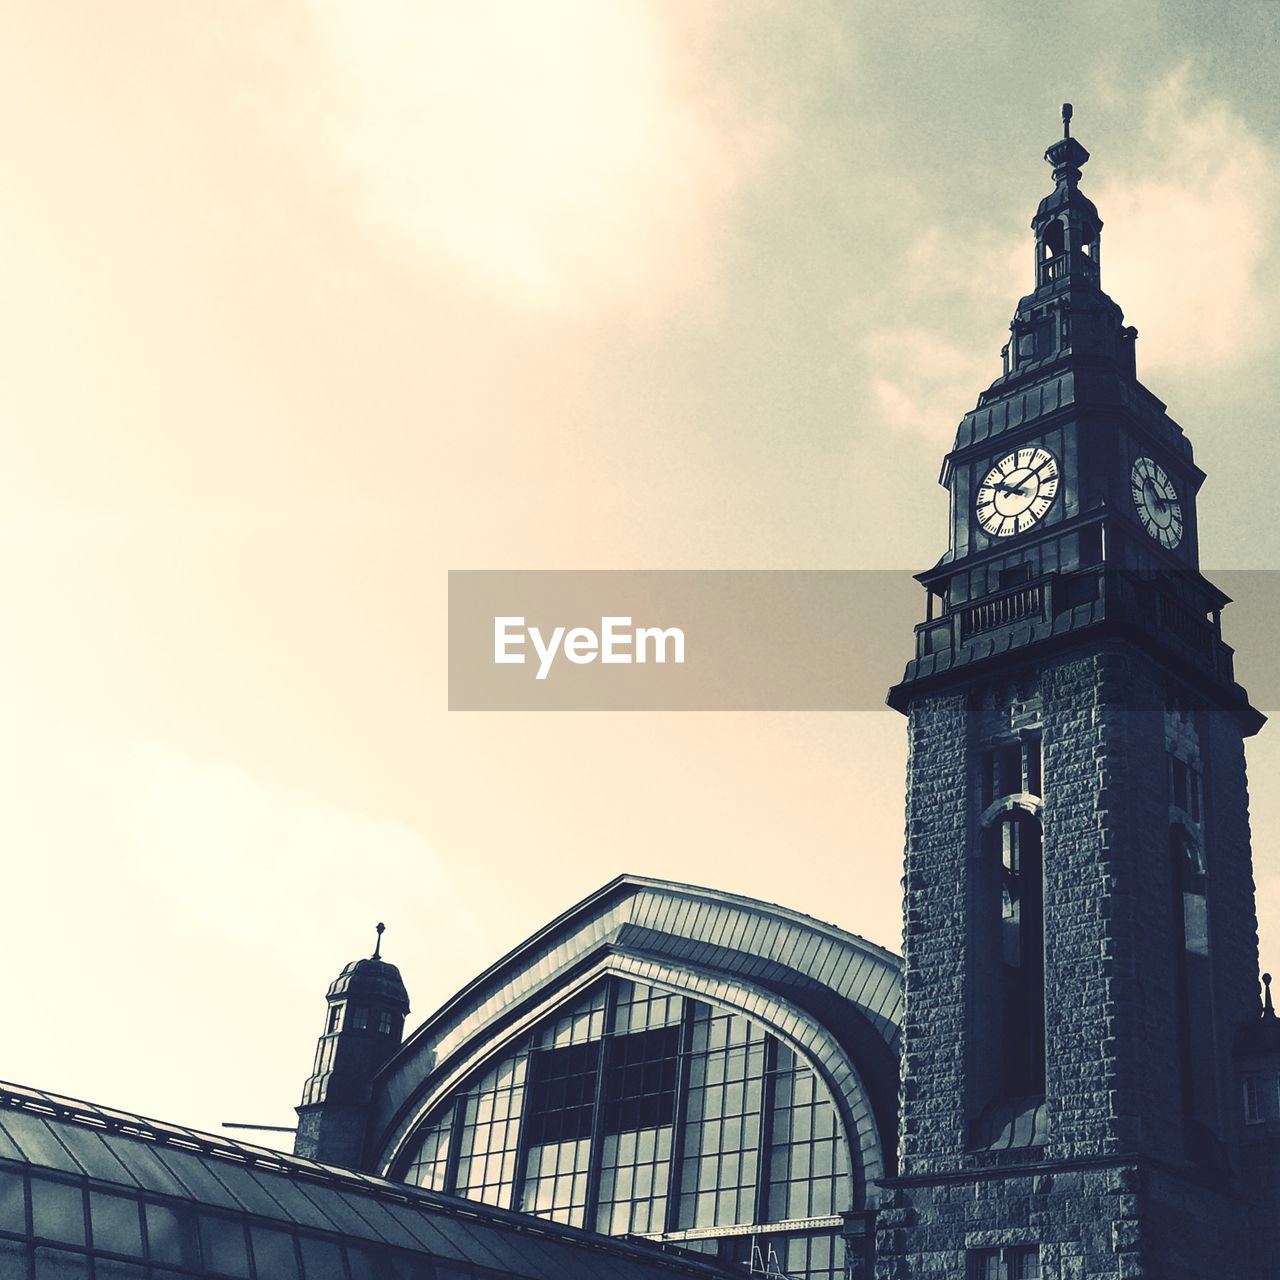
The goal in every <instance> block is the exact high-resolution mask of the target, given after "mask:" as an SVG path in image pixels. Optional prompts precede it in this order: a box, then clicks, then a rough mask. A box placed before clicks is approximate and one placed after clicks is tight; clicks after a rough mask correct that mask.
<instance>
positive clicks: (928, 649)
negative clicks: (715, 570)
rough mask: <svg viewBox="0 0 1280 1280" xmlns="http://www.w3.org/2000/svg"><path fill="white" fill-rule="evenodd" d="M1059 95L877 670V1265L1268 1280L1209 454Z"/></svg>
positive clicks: (1241, 847)
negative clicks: (895, 1048)
mask: <svg viewBox="0 0 1280 1280" xmlns="http://www.w3.org/2000/svg"><path fill="white" fill-rule="evenodd" d="M1070 118H1071V111H1070V108H1069V107H1067V108H1064V111H1063V124H1064V128H1063V137H1062V138H1061V139H1059V140H1058V141H1056V142H1054V143H1053V145H1052V146H1050V147H1049V149H1048V151H1047V152H1046V154H1045V158H1046V160H1047V161H1048V162H1049V164H1050V165H1051V166H1052V168H1053V180H1054V184H1055V185H1054V189H1053V191H1052V192H1051V193H1050V194H1049V195H1048V196H1046V197H1045V199H1044V200H1042V201H1041V203H1040V207H1039V208H1038V209H1037V210H1036V214H1035V217H1034V219H1033V220H1032V223H1031V228H1032V231H1033V233H1034V263H1033V264H1032V265H1033V272H1034V274H1033V276H1032V291H1031V292H1030V293H1029V294H1027V296H1026V297H1024V298H1023V299H1022V300H1021V301H1020V302H1019V303H1018V307H1017V312H1016V314H1015V316H1014V319H1013V323H1012V325H1011V336H1010V339H1009V343H1008V345H1007V346H1006V347H1005V349H1004V353H1003V355H1004V369H1003V372H1002V374H1001V376H1000V377H998V378H997V379H996V380H995V382H994V383H992V385H991V386H990V388H989V389H988V390H986V391H985V392H983V393H982V394H981V396H979V398H978V403H977V407H976V408H974V409H973V410H972V411H971V412H969V413H967V414H966V415H965V416H964V419H963V420H962V421H961V423H960V426H959V429H958V431H957V435H956V441H955V447H954V448H953V449H952V451H951V452H950V453H949V454H948V455H947V458H946V460H945V462H944V463H943V468H942V483H943V484H944V485H945V486H946V488H947V489H948V491H949V493H950V496H951V504H950V510H951V515H950V526H951V527H950V546H949V548H948V550H947V552H946V554H945V555H944V556H943V557H942V559H941V560H940V561H939V563H938V564H937V566H936V567H935V568H933V569H931V570H929V571H928V572H926V573H923V574H921V575H920V581H921V582H922V583H923V585H924V587H925V589H926V591H927V593H928V600H929V610H928V620H927V621H926V622H924V623H922V624H921V625H920V626H919V627H918V628H917V629H916V653H915V657H914V658H913V659H912V660H911V662H910V663H909V664H908V666H907V670H906V674H905V676H904V678H903V680H902V682H901V683H900V684H898V685H897V686H895V688H894V689H893V690H892V691H891V693H890V695H889V701H890V703H891V705H892V706H894V707H896V708H897V709H898V710H900V711H902V712H904V713H906V715H907V716H908V718H909V721H910V727H909V734H910V763H909V766H908V783H907V843H906V871H905V878H904V890H905V897H906V903H905V906H906V915H905V921H906V922H905V927H904V952H905V960H906V997H905V1003H906V1013H905V1020H904V1024H903V1042H904V1056H903V1069H902V1084H901V1109H902V1130H901V1145H900V1167H899V1176H898V1177H897V1178H896V1179H894V1180H893V1181H891V1182H889V1183H887V1184H885V1189H884V1191H883V1199H882V1201H881V1205H882V1208H881V1212H880V1214H879V1218H878V1226H877V1230H878V1240H877V1258H878V1261H877V1275H878V1276H879V1277H881V1278H882V1280H906V1278H908V1277H909V1278H910V1280H935V1278H936V1280H942V1278H943V1277H946V1278H947V1280H961V1278H962V1277H963V1278H965V1280H1031V1278H1032V1277H1036V1278H1038V1277H1046V1278H1050V1277H1052V1278H1053V1280H1058V1278H1059V1277H1060V1278H1061V1280H1100V1278H1101V1277H1108V1278H1110V1277H1116V1278H1119V1277H1147V1278H1149V1280H1192V1278H1193V1277H1194V1278H1196V1280H1227V1278H1229V1277H1230V1278H1234V1277H1241V1278H1242V1280H1245V1278H1249V1277H1263V1276H1266V1277H1268V1280H1269V1278H1270V1277H1272V1276H1274V1275H1276V1274H1280V1273H1278V1272H1276V1271H1274V1270H1268V1269H1267V1268H1268V1267H1274V1266H1276V1265H1277V1264H1276V1262H1275V1261H1274V1260H1271V1259H1268V1258H1267V1257H1266V1254H1265V1251H1260V1250H1257V1249H1256V1248H1255V1246H1254V1245H1252V1244H1251V1240H1252V1239H1253V1238H1254V1237H1255V1236H1256V1234H1257V1233H1256V1231H1255V1230H1254V1229H1253V1228H1252V1227H1251V1224H1250V1221H1249V1214H1250V1209H1249V1195H1248V1194H1247V1191H1246V1188H1245V1187H1244V1186H1243V1185H1242V1179H1241V1177H1240V1168H1241V1166H1240V1158H1241V1142H1242V1136H1243V1127H1244V1114H1243V1110H1242V1107H1241V1105H1240V1084H1239V1081H1238V1079H1237V1074H1236V1066H1235V1063H1234V1061H1233V1043H1234V1042H1235V1037H1236V1035H1237V1033H1238V1032H1239V1030H1240V1028H1241V1027H1243V1026H1245V1025H1246V1024H1250V1023H1253V1022H1256V1021H1257V1019H1258V1016H1259V1005H1258V995H1257V992H1258V967H1257V929H1256V921H1255V914H1254V890H1253V877H1252V865H1251V858H1250V850H1249V820H1248V808H1247V795H1246V787H1245V764H1244V748H1243V742H1244V739H1245V738H1246V737H1248V736H1249V735H1251V734H1253V733H1256V732H1257V730H1258V729H1259V728H1260V727H1261V724H1262V717H1261V716H1260V715H1259V714H1258V712H1256V711H1255V710H1254V709H1253V708H1252V707H1251V706H1250V704H1249V701H1248V698H1247V696H1246V694H1245V691H1244V690H1243V689H1242V688H1241V687H1240V686H1239V685H1238V684H1236V683H1235V680H1234V678H1233V675H1232V653H1231V650H1230V649H1229V648H1228V647H1227V645H1226V644H1224V643H1223V640H1222V638H1221V633H1220V628H1219V622H1220V614H1221V610H1222V608H1223V606H1224V605H1226V604H1227V603H1228V601H1227V598H1226V597H1225V596H1224V595H1223V594H1222V592H1221V591H1219V590H1218V589H1217V588H1216V587H1214V586H1213V585H1212V584H1211V583H1210V582H1208V581H1207V580H1206V579H1205V578H1204V577H1202V576H1201V574H1200V571H1199V564H1198V547H1197V524H1196V494H1197V492H1198V490H1199V488H1200V485H1201V483H1202V481H1203V480H1204V473H1203V472H1201V471H1200V470H1199V468H1198V467H1197V466H1196V465H1195V462H1194V461H1193V459H1192V451H1191V445H1190V442H1189V441H1188V440H1187V438H1186V436H1185V435H1184V434H1183V432H1182V429H1181V428H1180V427H1179V426H1178V424H1177V423H1176V422H1174V421H1173V419H1172V418H1170V417H1169V415H1168V413H1167V412H1166V411H1165V406H1164V405H1163V404H1162V403H1161V402H1160V401H1159V400H1158V399H1157V398H1156V397H1155V396H1154V395H1152V394H1151V392H1149V391H1148V390H1146V388H1145V387H1143V386H1142V384H1141V383H1140V382H1138V380H1137V377H1136V375H1135V362H1134V348H1135V341H1136V339H1137V331H1136V330H1135V329H1133V328H1131V327H1128V326H1126V325H1125V323H1124V317H1123V314H1122V313H1121V310H1120V308H1119V307H1118V306H1117V305H1116V304H1115V303H1114V302H1113V301H1112V300H1111V299H1110V298H1109V297H1108V296H1107V294H1106V293H1104V292H1103V288H1102V285H1103V275H1102V259H1101V254H1100V248H1101V233H1102V220H1101V219H1100V218H1099V216H1098V211H1097V209H1096V208H1095V206H1094V205H1093V202H1092V201H1090V200H1089V198H1088V197H1087V196H1085V195H1084V194H1083V193H1082V192H1081V190H1080V186H1079V184H1080V178H1081V168H1082V166H1083V165H1084V164H1085V162H1086V161H1087V160H1088V158H1089V153H1088V152H1087V151H1086V150H1085V149H1084V147H1082V146H1081V145H1080V143H1079V142H1078V141H1076V139H1074V138H1073V137H1071V136H1070Z"/></svg>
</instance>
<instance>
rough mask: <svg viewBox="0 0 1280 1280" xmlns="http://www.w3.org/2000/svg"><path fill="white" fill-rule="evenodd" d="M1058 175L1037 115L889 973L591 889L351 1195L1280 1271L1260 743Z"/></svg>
mask: <svg viewBox="0 0 1280 1280" xmlns="http://www.w3.org/2000/svg"><path fill="white" fill-rule="evenodd" d="M1088 158H1089V157H1088V152H1087V151H1086V150H1085V149H1084V147H1083V146H1081V145H1080V143H1079V142H1078V141H1077V140H1076V139H1074V138H1072V137H1071V136H1070V109H1069V108H1068V109H1066V110H1064V128H1063V136H1062V138H1060V139H1059V140H1058V141H1056V142H1054V143H1053V144H1052V145H1051V146H1050V147H1049V149H1048V151H1047V153H1046V159H1047V160H1048V162H1049V163H1050V165H1051V166H1052V169H1053V179H1054V189H1053V191H1052V192H1051V193H1050V194H1049V195H1048V196H1046V197H1045V199H1044V200H1042V201H1041V203H1040V206H1039V208H1038V209H1037V210H1036V214H1035V217H1034V218H1033V220H1032V224H1031V227H1032V232H1033V248H1034V262H1033V275H1032V291H1031V292H1030V293H1028V294H1027V296H1026V297H1024V298H1022V299H1021V300H1020V301H1019V303H1018V305H1017V309H1016V313H1015V316H1014V320H1013V323H1012V325H1011V336H1010V340H1009V343H1008V345H1007V346H1006V347H1005V349H1004V352H1003V359H1004V367H1003V370H1002V372H1001V374H1000V376H999V377H998V378H997V379H996V380H995V382H994V383H992V385H991V386H990V387H989V388H988V389H987V390H986V391H985V392H983V393H982V394H981V395H980V396H979V398H978V403H977V405H976V407H975V408H974V409H973V410H972V411H971V412H969V413H967V414H965V416H964V418H963V419H962V421H961V423H960V426H959V429H958V431H957V436H956V441H955V446H954V448H953V449H952V451H951V452H950V453H949V454H948V455H947V458H946V460H945V463H944V466H943V472H942V483H943V484H944V485H945V486H946V487H947V489H948V490H949V492H950V495H951V503H950V511H951V527H950V538H949V547H948V550H947V551H946V553H945V554H944V555H943V557H942V559H941V560H940V561H939V562H938V564H937V565H936V566H935V567H934V568H933V569H930V570H929V571H927V572H926V573H923V574H921V575H920V581H921V583H922V584H923V586H924V587H925V589H926V592H927V599H928V609H927V618H926V621H925V622H924V623H922V624H921V625H920V626H919V627H918V628H917V632H916V653H915V656H914V658H913V659H912V660H911V662H910V663H909V665H908V667H907V670H906V673H905V675H904V678H903V680H902V681H901V682H900V683H899V684H898V685H897V686H895V688H894V689H893V690H892V691H891V692H890V695H889V701H890V704H891V705H892V706H894V707H896V708H897V709H898V710H900V711H902V712H904V713H905V714H906V715H907V717H908V721H909V729H908V732H909V748H910V757H909V766H908V780H907V807H908V820H907V848H906V867H905V877H904V891H905V926H904V958H903V961H902V962H899V961H897V959H896V958H895V957H892V956H889V955H888V954H887V953H883V952H880V951H879V950H878V949H876V948H874V947H872V946H871V945H870V944H868V943H865V942H863V941H862V940H860V939H857V938H854V937H852V936H851V935H848V934H845V933H843V932H842V931H840V930H838V929H835V928H833V927H832V926H828V925H823V924H820V923H818V922H816V921H813V920H809V919H807V918H804V917H799V916H796V915H794V914H793V913H789V912H786V911H784V910H782V909H781V908H777V907H772V906H769V905H768V904H765V903H759V902H752V901H749V900H746V899H742V898H735V897H731V896H730V895H726V894H718V893H715V892H712V891H708V890H702V889H695V888H692V887H690V886H683V885H673V884H663V883H659V882H654V881H647V880H640V879H635V878H631V877H623V878H622V879H620V880H618V881H615V882H614V883H613V884H611V885H608V886H606V887H605V888H604V889H603V890H601V891H600V893H598V894H596V895H594V896H593V897H592V898H589V899H588V900H587V901H586V902H584V903H582V904H580V905H579V906H577V907H575V908H574V909H573V910H572V911H570V912H568V913H567V914H566V915H565V916H563V917H561V918H560V919H559V920H558V921H555V922H554V923H553V924H551V925H549V926H548V927H547V929H545V930H544V931H542V932H541V933H539V934H538V935H536V936H535V937H534V938H532V939H530V940H529V942H528V943H526V944H525V945H524V946H522V947H520V948H517V950H516V951H514V952H513V953H512V954H511V955H509V956H507V957H506V958H505V959H504V960H502V961H501V962H499V964H498V965H496V966H494V968H493V969H491V970H490V971H488V972H487V973H486V974H483V975H481V977H480V978H478V979H476V981H475V982H474V983H472V984H471V985H470V986H468V987H467V988H466V989H464V991H462V992H461V993H459V995H458V996H456V997H455V998H454V999H453V1000H452V1001H451V1002H450V1003H449V1004H447V1005H446V1006H445V1007H444V1008H443V1009H442V1010H440V1011H439V1012H438V1013H436V1014H435V1015H433V1016H432V1017H431V1018H429V1019H428V1020H427V1022H426V1023H425V1024H424V1025H423V1026H422V1027H421V1028H420V1029H419V1030H418V1031H417V1032H415V1033H414V1035H413V1036H411V1037H410V1039H409V1040H408V1041H407V1042H406V1044H405V1045H404V1046H403V1047H402V1048H400V1049H399V1050H398V1051H397V1052H396V1053H395V1054H394V1055H393V1056H391V1057H389V1058H388V1059H387V1061H386V1064H385V1066H383V1067H382V1068H381V1069H377V1070H375V1069H373V1068H372V1067H371V1068H370V1071H369V1075H368V1079H367V1081H366V1085H367V1088H364V1089H362V1090H360V1091H359V1092H360V1096H362V1097H365V1098H366V1099H367V1102H366V1103H365V1113H364V1119H363V1123H362V1126H361V1124H360V1123H358V1122H357V1120H356V1119H355V1117H354V1115H353V1113H352V1112H350V1110H348V1111H347V1112H345V1113H344V1114H343V1117H342V1119H341V1122H340V1123H341V1127H342V1130H343V1132H344V1133H345V1134H347V1138H346V1139H344V1140H345V1141H350V1140H352V1139H351V1135H352V1134H354V1133H355V1132H356V1131H357V1130H360V1131H361V1132H362V1134H363V1137H362V1139H361V1146H360V1150H359V1154H358V1156H357V1157H354V1158H355V1159H356V1160H357V1161H358V1163H359V1164H360V1166H361V1167H363V1168H367V1169H369V1170H371V1171H376V1172H378V1173H380V1174H382V1175H384V1176H388V1177H391V1178H402V1179H405V1180H408V1181H410V1182H414V1183H418V1184H420V1185H423V1186H428V1187H435V1188H438V1189H441V1190H445V1191H447V1192H450V1193H454V1194H458V1195H465V1196H468V1197H473V1198H476V1199H480V1200H484V1201H487V1202H490V1203H493V1204H498V1205H502V1206H503V1207H506V1208H510V1209H513V1210H518V1211H523V1212H526V1213H531V1214H534V1215H537V1216H543V1217H550V1218H553V1219H559V1220H561V1221H566V1222H570V1223H574V1224H577V1225H582V1226H585V1227H588V1228H594V1229H595V1230H598V1231H601V1232H610V1233H615V1234H627V1235H641V1236H647V1237H650V1238H653V1239H655V1240H659V1241H664V1242H667V1243H679V1244H680V1245H681V1246H682V1247H684V1248H696V1249H700V1250H704V1251H706V1252H708V1253H713V1254H715V1255H716V1256H718V1257H719V1258H720V1259H721V1260H723V1261H726V1262H730V1263H734V1264H747V1265H748V1266H750V1265H751V1264H752V1262H753V1260H756V1261H763V1264H764V1267H765V1269H767V1267H768V1259H769V1257H770V1256H772V1257H773V1258H774V1259H776V1263H777V1269H778V1270H779V1271H781V1272H783V1273H785V1274H787V1275H791V1276H794V1277H798V1278H799V1277H803V1278H804V1280H834V1278H835V1277H839V1276H844V1275H850V1276H864V1277H869V1276H871V1275H875V1276H878V1277H881V1278H882V1280H908V1278H910V1280H932V1278H934V1277H938V1278H941V1277H947V1278H949V1280H950V1278H953V1277H954V1278H960V1277H963V1278H964V1280H1031V1278H1033V1277H1036V1278H1038V1277H1045V1278H1050V1277H1051V1278H1052V1280H1086V1278H1098V1277H1104V1276H1105V1277H1117V1278H1119V1277H1147V1278H1148V1280H1220V1278H1223V1277H1233V1278H1234V1277H1241V1278H1247V1277H1252V1278H1255V1280H1260V1278H1262V1277H1268V1278H1270V1277H1274V1276H1276V1275H1277V1274H1280V1260H1278V1254H1277V1240H1276V1236H1275V1223H1276V1221H1277V1219H1278V1218H1280V1214H1278V1213H1277V1210H1280V1199H1278V1198H1277V1187H1280V1178H1278V1175H1277V1170H1278V1167H1280V1145H1277V1138H1280V1092H1278V1091H1277V1090H1278V1088H1280V1084H1278V1082H1280V1024H1278V1023H1277V1020H1276V1018H1275V1016H1274V1012H1273V1011H1272V1010H1271V1008H1270V1005H1269V1004H1268V1006H1267V1008H1266V1009H1265V1010H1260V1008H1259V1003H1258V997H1257V991H1258V984H1257V973H1258V968H1257V928H1256V917H1255V905H1254V891H1253V879H1252V862H1251V855H1250V847H1249V824H1248V809H1247V795H1246V788H1245V767H1244V750H1243V743H1244V739H1245V738H1246V737H1248V736H1249V735H1251V734H1253V733H1255V732H1256V731H1257V730H1258V729H1259V728H1260V727H1261V725H1262V721H1263V718H1262V716H1261V715H1259V713H1258V712H1257V711H1255V710H1254V709H1253V708H1252V707H1251V705H1250V703H1249V701H1248V698H1247V696H1246V694H1245V691H1244V690H1243V689H1242V688H1241V687H1240V686H1239V685H1238V684H1237V683H1236V682H1235V680H1234V677H1233V674H1232V654H1231V650H1230V649H1229V648H1228V647H1227V645H1226V644H1225V643H1224V642H1223V640H1222V636H1221V631H1220V618H1221V611H1222V609H1223V607H1224V606H1225V605H1226V604H1227V603H1228V601H1227V598H1226V596H1224V595H1223V593H1222V592H1221V591H1219V590H1218V589H1217V588H1215V587H1214V586H1213V585H1212V584H1211V583H1210V582H1209V581H1208V580H1207V579H1206V578H1205V577H1204V576H1203V575H1202V574H1201V573H1200V571H1199V565H1198V537H1197V533H1198V530H1197V519H1196V509H1195V498H1196V493H1197V491H1198V489H1199V487H1200V485H1201V483H1202V481H1203V479H1204V474H1203V472H1201V471H1200V470H1199V469H1198V468H1197V467H1196V465H1195V463H1194V460H1193V457H1192V450H1191V445H1190V443H1189V441H1188V440H1187V439H1186V437H1185V435H1184V434H1183V432H1182V429H1181V428H1180V427H1179V426H1178V425H1177V423H1175V422H1174V421H1173V420H1172V418H1170V417H1169V415H1168V414H1167V413H1166V411H1165V406H1164V405H1163V404H1162V403H1161V402H1160V401H1159V400H1158V399H1156V397H1155V396H1153V395H1152V394H1151V393H1150V392H1149V391H1147V390H1146V389H1145V388H1144V387H1143V386H1142V385H1141V384H1140V383H1139V382H1138V380H1137V377H1136V361H1135V347H1136V339H1137V331H1136V330H1135V329H1133V328H1132V327H1130V326H1127V325H1126V324H1125V322H1124V317H1123V314H1122V312H1121V310H1120V308H1119V307H1118V306H1117V305H1116V304H1115V303H1114V302H1113V301H1112V300H1111V299H1110V298H1109V297H1108V296H1107V294H1106V293H1104V292H1103V289H1102V262H1101V240H1102V220H1101V218H1100V217H1099V215H1098V211H1097V209H1096V208H1095V206H1094V205H1093V203H1092V202H1091V201H1090V200H1089V199H1088V198H1087V197H1086V196H1085V195H1084V194H1083V192H1082V191H1081V190H1080V179H1081V168H1082V166H1083V165H1084V164H1085V162H1086V161H1087V160H1088ZM322 1046H323V1041H322ZM713 1081H714V1085H713V1084H712V1082H713ZM730 1086H732V1088H730ZM323 1096H324V1086H323V1083H322V1082H320V1081H319V1080H318V1077H313V1079H312V1081H311V1082H309V1085H308V1099H309V1103H308V1106H309V1107H311V1108H312V1111H314V1109H315V1107H316V1105H317V1103H322V1100H323ZM800 1098H803V1099H804V1101H803V1103H801V1102H800V1101H798V1099H800ZM317 1124H318V1128H317V1129H316V1130H315V1132H316V1133H317V1134H322V1133H323V1132H324V1130H325V1127H326V1125H327V1117H325V1116H320V1117H319V1118H318V1119H317ZM311 1141H312V1138H311V1137H310V1136H309V1131H304V1136H302V1137H301V1138H300V1150H303V1151H309V1150H311V1147H310V1146H309V1143H310V1142H311Z"/></svg>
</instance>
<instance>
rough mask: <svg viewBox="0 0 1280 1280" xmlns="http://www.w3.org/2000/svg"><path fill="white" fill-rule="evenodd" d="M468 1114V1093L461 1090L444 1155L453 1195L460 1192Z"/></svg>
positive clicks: (446, 1184) (448, 1186)
mask: <svg viewBox="0 0 1280 1280" xmlns="http://www.w3.org/2000/svg"><path fill="white" fill-rule="evenodd" d="M466 1116H467V1095H466V1093H465V1092H460V1093H459V1094H458V1096H457V1097H456V1098H455V1099H454V1100H453V1120H452V1121H451V1123H450V1125H449V1149H448V1151H446V1152H445V1157H444V1189H445V1191H446V1192H448V1194H449V1195H451V1196H452V1195H457V1194H458V1191H457V1188H458V1164H459V1163H460V1161H461V1159H462V1131H463V1127H464V1121H465V1120H466ZM521 1127H523V1122H522V1125H521ZM513 1207H514V1206H513Z"/></svg>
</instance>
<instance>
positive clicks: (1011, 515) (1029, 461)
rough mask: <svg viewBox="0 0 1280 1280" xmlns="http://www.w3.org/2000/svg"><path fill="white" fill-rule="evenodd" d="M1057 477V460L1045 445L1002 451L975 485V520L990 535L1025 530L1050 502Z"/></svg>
mask: <svg viewBox="0 0 1280 1280" xmlns="http://www.w3.org/2000/svg"><path fill="white" fill-rule="evenodd" d="M1058 478H1059V477H1058V460H1057V458H1055V457H1054V456H1053V454H1051V453H1050V452H1049V450H1048V449H1041V448H1038V447H1034V446H1033V447H1030V448H1026V449H1019V450H1017V452H1016V453H1010V454H1006V455H1005V456H1004V457H1003V458H1001V459H1000V461H999V462H997V463H996V465H995V466H994V467H992V468H991V470H990V471H988V472H987V474H986V476H985V477H984V478H983V481H982V483H981V484H980V485H979V486H978V496H977V500H976V511H977V515H978V523H979V524H980V525H981V526H982V528H983V530H984V531H985V532H987V533H989V534H990V535H991V536H992V537H993V538H1008V537H1011V536H1012V535H1013V534H1015V533H1023V532H1025V531H1026V530H1027V529H1030V528H1031V526H1032V525H1033V524H1035V522H1036V521H1037V520H1039V519H1040V517H1041V516H1043V515H1044V513H1045V512H1046V511H1048V510H1049V508H1050V507H1051V506H1053V500H1054V498H1055V497H1056V496H1057V493H1058Z"/></svg>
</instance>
